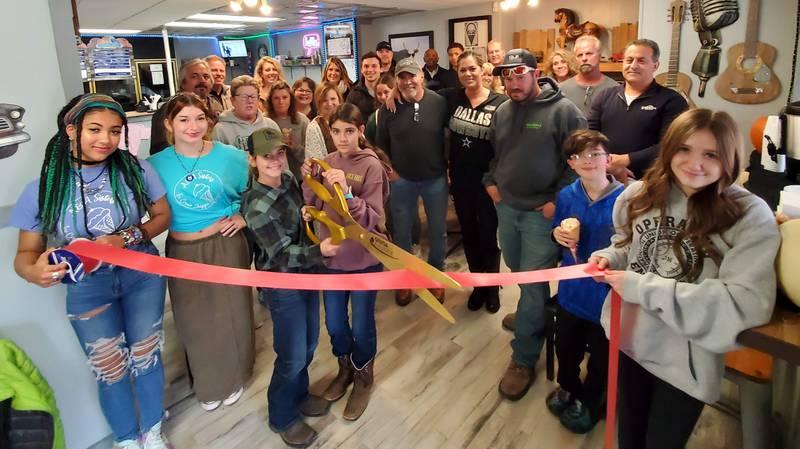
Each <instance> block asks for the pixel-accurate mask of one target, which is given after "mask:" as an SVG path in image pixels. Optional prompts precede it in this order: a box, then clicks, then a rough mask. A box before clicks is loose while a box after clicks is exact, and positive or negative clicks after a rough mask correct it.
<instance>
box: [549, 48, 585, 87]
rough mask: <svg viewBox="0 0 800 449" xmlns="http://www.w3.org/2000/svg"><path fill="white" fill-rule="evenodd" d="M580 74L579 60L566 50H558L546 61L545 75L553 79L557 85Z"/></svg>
mask: <svg viewBox="0 0 800 449" xmlns="http://www.w3.org/2000/svg"><path fill="white" fill-rule="evenodd" d="M577 73H578V59H577V58H575V53H572V52H571V51H569V50H567V49H565V48H557V49H555V50H553V53H551V54H550V56H548V57H547V59H545V61H544V74H545V76H549V77H550V78H553V79H554V80H555V81H556V82H557V83H559V84H560V83H563V82H564V81H566V80H568V79H570V78H572V77H573V76H575V75H576V74H577Z"/></svg>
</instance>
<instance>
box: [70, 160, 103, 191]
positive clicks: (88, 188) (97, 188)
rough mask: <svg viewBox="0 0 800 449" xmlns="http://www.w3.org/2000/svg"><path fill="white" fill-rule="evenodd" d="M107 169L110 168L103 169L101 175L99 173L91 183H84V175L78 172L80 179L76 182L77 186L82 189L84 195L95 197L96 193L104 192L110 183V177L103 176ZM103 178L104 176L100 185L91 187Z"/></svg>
mask: <svg viewBox="0 0 800 449" xmlns="http://www.w3.org/2000/svg"><path fill="white" fill-rule="evenodd" d="M106 168H108V166H105V167H103V169H102V170H100V173H98V174H97V176H95V177H94V178H92V179H91V180H89V181H84V179H83V173H81V172H78V179H76V180H75V186H76V187H82V188H83V193H85V194H86V195H94V194H95V193H98V192H100V191H102V190H103V188H104V187H105V186H106V183H107V182H108V177H107V176H103V174H104V173H105V172H106ZM101 176H103V179H101V180H100V185H99V186H95V187H92V186H91V185H92V183H93V182H95V181H97V178H99V177H101Z"/></svg>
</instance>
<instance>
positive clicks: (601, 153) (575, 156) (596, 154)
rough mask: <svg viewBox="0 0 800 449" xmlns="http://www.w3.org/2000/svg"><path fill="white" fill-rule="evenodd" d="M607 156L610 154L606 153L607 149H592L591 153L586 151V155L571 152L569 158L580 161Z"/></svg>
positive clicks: (589, 160) (590, 160)
mask: <svg viewBox="0 0 800 449" xmlns="http://www.w3.org/2000/svg"><path fill="white" fill-rule="evenodd" d="M606 156H608V153H606V152H605V151H592V152H591V153H586V154H584V155H580V154H577V153H576V154H570V155H569V159H570V160H571V161H575V162H578V161H583V162H592V161H595V160H598V158H603V157H606Z"/></svg>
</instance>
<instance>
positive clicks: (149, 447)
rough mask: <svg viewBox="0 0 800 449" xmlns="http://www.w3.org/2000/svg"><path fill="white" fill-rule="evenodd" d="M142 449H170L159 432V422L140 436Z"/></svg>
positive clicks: (169, 445) (162, 434)
mask: <svg viewBox="0 0 800 449" xmlns="http://www.w3.org/2000/svg"><path fill="white" fill-rule="evenodd" d="M142 449H172V445H171V444H169V441H167V437H165V436H164V432H162V431H161V422H159V423H158V424H156V425H155V426H153V427H152V428H151V429H150V430H148V431H147V433H145V434H144V435H142Z"/></svg>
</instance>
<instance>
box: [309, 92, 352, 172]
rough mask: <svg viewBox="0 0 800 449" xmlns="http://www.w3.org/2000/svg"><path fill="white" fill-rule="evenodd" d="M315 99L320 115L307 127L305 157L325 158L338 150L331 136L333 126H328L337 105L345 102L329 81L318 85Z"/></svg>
mask: <svg viewBox="0 0 800 449" xmlns="http://www.w3.org/2000/svg"><path fill="white" fill-rule="evenodd" d="M314 99H315V102H316V103H317V111H319V115H318V116H316V117H314V120H312V121H311V123H309V125H308V128H307V129H306V155H305V158H306V159H308V158H310V157H314V158H317V159H325V156H327V155H329V154H331V153H333V152H335V151H336V145H335V144H334V143H333V138H332V137H331V127H330V126H328V117H330V115H331V113H333V111H334V109H336V107H337V106H339V105H340V104H342V103H344V99H343V98H342V95H341V94H340V93H339V90H337V89H336V86H334V85H333V84H328V83H322V84H320V85H319V87H317V91H316V92H315V94H314Z"/></svg>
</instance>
